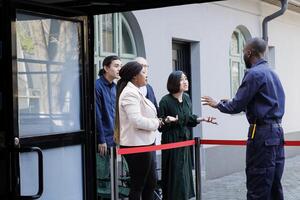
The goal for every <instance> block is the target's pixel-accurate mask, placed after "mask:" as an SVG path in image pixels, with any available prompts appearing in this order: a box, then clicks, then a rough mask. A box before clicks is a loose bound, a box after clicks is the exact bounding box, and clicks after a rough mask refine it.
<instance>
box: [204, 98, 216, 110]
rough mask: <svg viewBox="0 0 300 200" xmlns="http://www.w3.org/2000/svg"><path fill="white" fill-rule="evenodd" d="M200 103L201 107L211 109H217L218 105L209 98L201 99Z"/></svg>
mask: <svg viewBox="0 0 300 200" xmlns="http://www.w3.org/2000/svg"><path fill="white" fill-rule="evenodd" d="M201 102H202V105H208V106H210V107H212V108H217V106H218V103H217V102H216V101H215V100H214V99H213V98H211V97H210V96H203V97H201Z"/></svg>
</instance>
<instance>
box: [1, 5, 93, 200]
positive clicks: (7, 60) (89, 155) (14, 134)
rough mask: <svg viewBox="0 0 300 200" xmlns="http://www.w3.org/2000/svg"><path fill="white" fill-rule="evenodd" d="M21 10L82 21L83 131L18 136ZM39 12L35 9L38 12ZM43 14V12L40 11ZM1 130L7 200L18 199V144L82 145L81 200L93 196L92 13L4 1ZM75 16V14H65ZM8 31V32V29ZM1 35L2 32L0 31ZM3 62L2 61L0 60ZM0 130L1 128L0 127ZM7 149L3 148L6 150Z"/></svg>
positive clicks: (81, 96) (81, 93)
mask: <svg viewBox="0 0 300 200" xmlns="http://www.w3.org/2000/svg"><path fill="white" fill-rule="evenodd" d="M19 11H22V12H26V13H28V14H34V15H37V16H39V15H40V16H49V17H51V18H55V19H62V20H68V21H76V22H80V23H81V36H82V37H81V45H82V46H81V47H82V48H81V58H82V62H81V63H80V64H81V65H82V66H81V68H80V70H81V71H80V85H81V92H80V100H81V101H80V102H81V105H80V107H81V109H80V116H81V125H82V130H81V131H79V132H74V133H64V134H55V135H48V136H38V137H32V138H30V137H27V138H21V139H19V144H18V141H16V139H15V138H19V130H18V98H17V97H18V85H17V49H16V13H17V12H19ZM37 11H38V12H37ZM41 12H42V13H43V14H42V13H41ZM3 15H4V16H6V17H4V18H3V21H2V22H3V23H1V24H2V25H3V26H4V28H3V30H4V31H6V32H3V33H2V35H3V39H2V40H3V49H5V51H3V59H2V60H1V61H0V62H3V66H6V67H3V68H2V70H3V71H2V73H1V74H2V75H0V78H1V80H4V81H3V84H4V85H3V88H1V87H0V89H2V90H3V91H2V93H3V95H2V96H3V101H2V102H3V105H4V106H3V113H5V117H3V116H1V118H0V119H3V122H4V123H3V126H4V127H3V130H4V132H5V149H6V150H7V153H8V154H9V156H7V160H6V162H7V165H6V166H7V170H8V171H9V174H11V177H7V180H6V182H7V186H6V190H7V191H9V194H8V198H9V199H20V198H19V196H20V178H19V177H20V166H19V153H18V151H15V150H16V149H19V148H20V147H30V146H37V147H39V148H41V149H50V148H55V147H64V146H70V145H76V144H79V145H81V146H82V169H83V173H82V174H83V184H82V185H83V199H96V194H97V192H96V160H95V154H96V145H95V144H96V143H95V141H96V136H95V125H94V124H95V122H94V115H93V113H94V70H93V63H94V61H93V59H94V58H93V55H94V50H93V48H94V42H93V37H94V35H93V31H92V30H91V29H92V26H91V25H90V24H93V16H84V15H83V16H80V13H78V12H73V11H70V10H62V9H57V8H55V7H52V6H49V7H48V6H44V5H43V6H41V5H38V4H32V3H30V4H27V3H20V2H17V1H16V2H12V1H9V0H8V1H5V0H4V1H3ZM68 16H78V17H72V18H70V17H68ZM9 30H10V31H9ZM0 35H1V34H0ZM1 64H2V63H1ZM0 131H1V129H0ZM5 152H6V151H5Z"/></svg>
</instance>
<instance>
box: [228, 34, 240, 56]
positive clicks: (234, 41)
mask: <svg viewBox="0 0 300 200" xmlns="http://www.w3.org/2000/svg"><path fill="white" fill-rule="evenodd" d="M230 52H231V54H233V55H236V54H239V41H238V33H237V32H233V33H232V35H231V46H230Z"/></svg>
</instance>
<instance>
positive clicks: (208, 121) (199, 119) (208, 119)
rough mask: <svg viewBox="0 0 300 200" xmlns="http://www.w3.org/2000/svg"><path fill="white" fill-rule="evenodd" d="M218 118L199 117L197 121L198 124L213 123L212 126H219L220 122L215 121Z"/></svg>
mask: <svg viewBox="0 0 300 200" xmlns="http://www.w3.org/2000/svg"><path fill="white" fill-rule="evenodd" d="M215 120H216V118H215V117H199V118H198V119H197V121H198V122H203V121H204V122H207V123H211V124H216V125H217V124H218V122H216V121H215Z"/></svg>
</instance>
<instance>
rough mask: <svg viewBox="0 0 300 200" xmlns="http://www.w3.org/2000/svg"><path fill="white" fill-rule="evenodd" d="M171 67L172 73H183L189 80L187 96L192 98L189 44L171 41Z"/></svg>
mask: <svg viewBox="0 0 300 200" xmlns="http://www.w3.org/2000/svg"><path fill="white" fill-rule="evenodd" d="M172 67H173V71H175V70H181V71H183V72H184V73H185V74H186V76H187V78H188V80H189V91H188V94H189V95H190V97H191V98H192V76H191V44H190V43H188V42H182V41H178V40H173V41H172Z"/></svg>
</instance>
